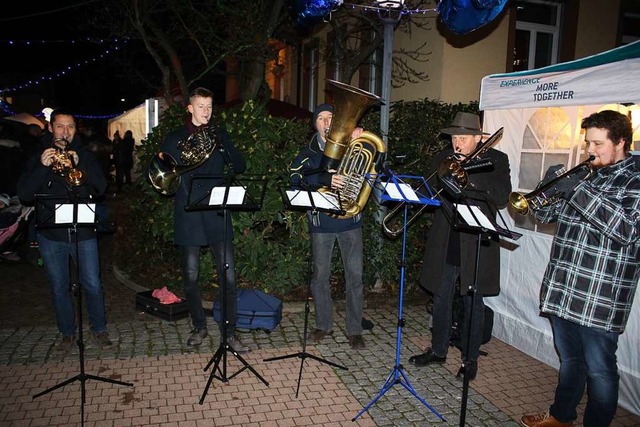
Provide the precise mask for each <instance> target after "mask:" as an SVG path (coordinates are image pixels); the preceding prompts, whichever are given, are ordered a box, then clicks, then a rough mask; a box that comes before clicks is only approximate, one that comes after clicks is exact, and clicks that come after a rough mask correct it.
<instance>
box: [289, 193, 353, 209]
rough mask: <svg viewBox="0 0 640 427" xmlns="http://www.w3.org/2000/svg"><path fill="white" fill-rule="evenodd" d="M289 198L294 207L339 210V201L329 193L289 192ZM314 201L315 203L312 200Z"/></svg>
mask: <svg viewBox="0 0 640 427" xmlns="http://www.w3.org/2000/svg"><path fill="white" fill-rule="evenodd" d="M287 197H288V198H289V202H290V203H291V205H292V206H303V207H308V208H312V207H314V206H315V207H316V208H320V209H339V208H340V205H339V204H338V199H337V198H336V197H335V196H334V195H333V194H329V193H318V192H317V191H312V192H311V198H309V192H308V191H303V190H287ZM312 199H313V203H311V200H312Z"/></svg>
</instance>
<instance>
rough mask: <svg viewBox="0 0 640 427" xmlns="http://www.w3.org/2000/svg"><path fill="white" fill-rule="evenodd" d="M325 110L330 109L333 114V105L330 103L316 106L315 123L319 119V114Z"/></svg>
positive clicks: (314, 111)
mask: <svg viewBox="0 0 640 427" xmlns="http://www.w3.org/2000/svg"><path fill="white" fill-rule="evenodd" d="M323 111H328V112H330V113H331V114H333V106H332V105H330V104H320V105H318V106H317V107H316V109H315V110H313V124H314V125H315V123H316V120H318V116H319V115H320V113H322V112H323Z"/></svg>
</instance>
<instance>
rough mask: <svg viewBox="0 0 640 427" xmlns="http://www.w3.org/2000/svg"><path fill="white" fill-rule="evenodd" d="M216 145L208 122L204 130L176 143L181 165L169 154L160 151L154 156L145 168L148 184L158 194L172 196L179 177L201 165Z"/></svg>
mask: <svg viewBox="0 0 640 427" xmlns="http://www.w3.org/2000/svg"><path fill="white" fill-rule="evenodd" d="M216 145H217V131H216V127H215V126H214V125H213V124H212V123H211V122H209V126H207V127H206V128H203V129H200V130H198V131H197V132H194V133H192V134H191V135H189V137H188V138H187V139H183V140H182V141H180V142H178V149H179V150H180V151H181V154H180V160H181V161H182V163H183V164H182V165H178V162H177V161H176V159H174V158H173V157H172V156H171V155H170V154H169V153H165V152H163V151H160V152H159V153H156V154H154V156H153V157H152V158H151V162H150V163H149V167H148V168H147V178H148V179H149V182H150V183H151V185H152V186H153V188H154V189H155V190H156V191H157V192H158V193H160V194H163V195H165V196H172V195H173V194H175V192H176V191H177V190H178V186H179V185H180V179H181V175H182V174H183V173H185V172H189V171H190V170H193V169H195V168H197V167H198V166H200V165H201V164H203V163H204V162H205V161H206V160H207V159H208V158H209V157H210V156H211V154H212V153H213V151H214V150H215V149H216Z"/></svg>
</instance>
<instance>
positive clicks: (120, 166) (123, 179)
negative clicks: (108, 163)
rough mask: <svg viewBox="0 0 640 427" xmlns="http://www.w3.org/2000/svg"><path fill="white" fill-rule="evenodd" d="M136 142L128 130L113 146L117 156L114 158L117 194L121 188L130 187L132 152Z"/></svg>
mask: <svg viewBox="0 0 640 427" xmlns="http://www.w3.org/2000/svg"><path fill="white" fill-rule="evenodd" d="M135 146H136V141H135V139H133V132H131V131H130V130H128V131H126V132H125V133H124V137H123V138H122V139H121V140H120V141H119V142H118V144H117V145H116V146H115V150H117V152H118V154H117V156H116V158H117V162H116V186H117V190H118V192H120V191H122V188H123V186H124V185H125V184H126V185H127V186H130V185H131V169H133V150H134V149H135Z"/></svg>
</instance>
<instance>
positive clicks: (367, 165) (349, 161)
mask: <svg viewBox="0 0 640 427" xmlns="http://www.w3.org/2000/svg"><path fill="white" fill-rule="evenodd" d="M327 83H328V84H329V86H330V87H331V90H332V92H333V95H334V99H333V118H332V119H331V128H330V130H329V133H328V135H327V137H326V141H327V144H326V146H325V148H324V151H323V156H322V160H321V162H320V169H323V170H335V171H336V174H338V175H342V176H344V178H345V179H344V187H343V188H342V189H340V190H335V191H331V190H328V189H319V190H318V191H319V192H321V193H327V194H332V195H334V196H335V197H336V198H337V199H338V200H339V202H340V208H341V210H342V211H344V212H345V213H344V214H343V215H335V216H336V217H337V218H351V217H353V216H355V215H357V214H359V213H360V212H362V210H363V209H364V207H365V205H366V204H367V200H368V199H369V196H370V195H371V189H372V187H373V184H372V183H371V182H372V181H371V182H369V181H368V179H371V180H374V179H375V175H376V172H377V169H379V165H380V164H381V163H382V161H383V160H384V154H385V153H386V151H387V150H386V147H385V144H384V142H383V141H382V139H380V138H379V137H378V136H376V135H374V134H373V133H371V132H363V133H362V134H361V135H360V136H359V137H358V138H356V139H353V140H352V139H351V133H352V132H353V130H354V129H355V128H356V126H357V124H358V121H359V120H360V119H361V118H362V116H363V115H364V113H365V112H366V110H367V109H368V108H369V107H371V106H372V105H374V104H377V103H380V102H382V98H380V97H379V96H377V95H374V94H372V93H369V92H366V91H364V90H362V89H359V88H357V87H353V86H350V85H348V84H345V83H341V82H338V81H335V80H330V79H327Z"/></svg>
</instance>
